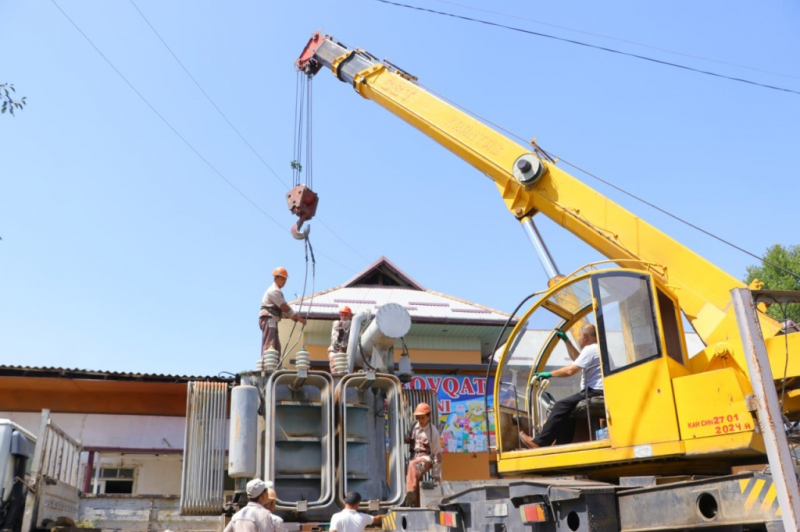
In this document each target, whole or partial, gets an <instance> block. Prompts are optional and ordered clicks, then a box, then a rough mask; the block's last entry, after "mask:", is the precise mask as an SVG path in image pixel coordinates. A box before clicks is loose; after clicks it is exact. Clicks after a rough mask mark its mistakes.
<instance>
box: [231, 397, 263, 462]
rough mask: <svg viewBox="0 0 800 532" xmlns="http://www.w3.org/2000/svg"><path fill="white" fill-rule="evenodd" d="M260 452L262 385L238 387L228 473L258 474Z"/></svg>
mask: <svg viewBox="0 0 800 532" xmlns="http://www.w3.org/2000/svg"><path fill="white" fill-rule="evenodd" d="M257 451H258V388H256V387H255V386H236V387H235V388H234V389H233V390H232V391H231V427H230V439H229V440H228V476H230V477H231V478H242V477H247V478H253V477H255V476H256V470H257V468H256V459H257V458H256V453H257Z"/></svg>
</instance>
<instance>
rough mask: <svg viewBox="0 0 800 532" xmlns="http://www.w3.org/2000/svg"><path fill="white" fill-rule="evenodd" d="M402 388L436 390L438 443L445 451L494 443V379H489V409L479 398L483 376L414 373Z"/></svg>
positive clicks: (472, 449) (476, 449) (462, 450)
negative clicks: (439, 436)
mask: <svg viewBox="0 0 800 532" xmlns="http://www.w3.org/2000/svg"><path fill="white" fill-rule="evenodd" d="M403 387H404V388H410V389H414V390H437V392H438V396H437V399H438V407H439V433H440V434H441V436H442V446H443V447H444V452H447V453H471V452H481V451H486V445H487V439H486V430H487V428H488V430H489V441H488V444H489V445H491V446H494V444H495V440H494V438H495V436H494V417H493V416H492V414H491V413H492V409H493V408H494V406H493V405H494V397H493V395H492V390H493V389H494V379H493V378H492V379H489V397H488V406H489V411H488V412H487V411H486V406H485V404H484V402H483V396H484V393H485V392H486V378H485V377H477V376H455V375H415V376H414V377H413V378H412V379H411V382H408V383H406V384H404V385H403Z"/></svg>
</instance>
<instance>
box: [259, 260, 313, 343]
mask: <svg viewBox="0 0 800 532" xmlns="http://www.w3.org/2000/svg"><path fill="white" fill-rule="evenodd" d="M272 277H273V278H274V279H275V282H273V283H272V284H271V285H270V287H269V288H267V291H266V292H264V298H263V299H262V300H261V314H260V315H259V317H258V326H259V327H260V328H261V354H262V356H263V354H264V351H266V350H267V349H269V348H270V346H272V347H274V348H275V349H277V350H278V352H279V353H280V351H281V340H280V338H278V322H279V321H280V320H281V318H290V319H292V320H293V321H299V322H300V323H302V324H303V325H305V324H306V319H305V318H304V317H302V316H301V315H300V314H297V313H295V311H293V310H292V307H290V306H289V304H288V303H287V302H286V299H284V297H283V292H282V291H281V288H283V287H284V285H286V280H287V279H288V278H289V273H288V272H287V271H286V268H282V267H279V268H275V269H274V270H273V271H272Z"/></svg>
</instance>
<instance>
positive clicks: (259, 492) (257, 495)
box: [246, 478, 272, 505]
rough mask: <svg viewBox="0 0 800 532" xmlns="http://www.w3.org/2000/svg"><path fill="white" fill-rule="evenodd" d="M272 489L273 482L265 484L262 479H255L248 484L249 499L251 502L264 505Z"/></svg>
mask: <svg viewBox="0 0 800 532" xmlns="http://www.w3.org/2000/svg"><path fill="white" fill-rule="evenodd" d="M270 487H272V482H264V481H263V480H261V479H260V478H254V479H253V480H251V481H250V482H248V483H247V489H246V491H247V498H248V499H250V502H257V503H259V504H262V505H263V504H264V501H266V500H267V499H268V498H269V495H268V490H269V488H270Z"/></svg>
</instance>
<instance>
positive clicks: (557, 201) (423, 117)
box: [295, 32, 780, 344]
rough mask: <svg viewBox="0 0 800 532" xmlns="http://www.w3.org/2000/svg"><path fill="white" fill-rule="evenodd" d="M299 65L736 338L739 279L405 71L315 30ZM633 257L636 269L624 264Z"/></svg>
mask: <svg viewBox="0 0 800 532" xmlns="http://www.w3.org/2000/svg"><path fill="white" fill-rule="evenodd" d="M295 65H296V68H297V69H298V70H302V71H304V72H306V73H307V74H308V75H310V76H311V75H314V74H316V73H317V72H318V71H319V70H320V69H322V68H323V67H325V68H328V69H330V70H331V71H332V72H333V73H334V75H335V76H336V77H337V78H338V79H339V80H340V81H343V82H345V83H348V84H350V85H352V86H353V88H354V89H355V90H356V92H358V93H359V94H360V95H361V96H363V97H364V98H366V99H369V100H372V101H374V102H375V103H377V104H378V105H380V106H382V107H384V108H385V109H386V110H388V111H390V112H391V113H393V114H395V115H397V116H398V117H399V118H401V119H402V120H404V121H406V122H408V123H409V124H411V125H412V126H414V127H415V128H417V129H419V130H420V131H422V132H423V133H424V134H426V135H428V136H429V137H431V138H432V139H433V140H435V141H436V142H438V143H439V144H441V145H442V146H444V147H446V148H447V149H449V150H450V151H452V152H453V153H455V154H456V155H458V156H459V157H461V158H462V159H464V160H465V161H466V162H468V163H469V164H471V165H472V166H474V167H475V168H477V169H478V170H479V171H481V172H483V173H484V174H486V175H487V176H488V177H489V178H491V179H492V180H493V181H494V182H495V184H496V185H497V188H498V190H499V191H500V194H501V195H502V197H503V200H504V201H505V203H506V207H507V208H508V210H509V211H510V212H511V214H513V215H514V216H515V217H516V218H517V219H518V220H520V221H524V220H525V219H527V218H529V217H531V216H533V215H534V214H536V213H542V214H544V215H545V216H547V217H548V218H550V219H551V220H553V221H555V222H556V223H558V224H559V225H561V226H562V227H564V228H565V229H567V230H568V231H570V232H571V233H573V234H574V235H576V236H577V237H578V238H580V239H581V240H583V241H584V242H586V243H587V244H589V245H590V246H592V247H593V248H594V249H596V250H597V251H599V252H600V253H602V254H603V255H604V256H606V257H608V258H609V259H610V260H613V261H617V262H618V263H620V265H621V266H624V267H631V268H638V269H642V270H648V271H650V272H651V273H655V274H656V275H659V276H661V278H662V280H663V281H664V283H665V284H666V286H667V287H668V289H670V290H672V291H673V292H674V293H675V295H676V296H677V298H678V301H679V302H680V306H681V309H682V310H683V312H684V313H685V314H686V316H687V318H688V319H689V320H690V321H691V322H692V325H693V326H694V328H695V330H696V331H697V333H698V334H699V335H700V337H701V338H702V339H703V340H704V341H705V342H706V344H712V343H716V342H719V341H724V340H726V339H727V338H728V337H730V335H731V334H736V330H737V329H736V322H735V317H734V315H733V310H732V308H731V297H730V290H731V289H733V288H741V287H744V285H743V284H742V283H741V282H740V281H738V280H737V279H736V278H734V277H732V276H731V275H729V274H728V273H726V272H724V271H723V270H721V269H720V268H718V267H717V266H715V265H714V264H712V263H710V262H709V261H707V260H705V259H704V258H702V257H700V256H699V255H697V254H696V253H694V252H693V251H691V250H690V249H688V248H686V247H685V246H683V245H681V244H680V243H678V242H676V241H675V240H673V239H672V238H670V237H668V236H667V235H665V234H664V233H662V232H661V231H659V230H657V229H656V228H654V227H653V226H651V225H649V224H647V223H646V222H644V221H642V220H641V219H639V218H638V217H637V216H634V215H633V214H631V213H630V212H628V211H626V210H625V209H623V208H622V207H620V206H619V205H617V204H616V203H614V202H613V201H611V200H609V199H608V198H606V197H605V196H603V195H602V194H600V193H599V192H597V191H595V190H594V189H592V188H590V187H588V186H587V185H585V184H583V183H582V182H580V181H579V180H577V179H576V178H574V177H572V176H571V175H569V174H567V173H566V172H564V171H562V170H561V169H559V168H558V167H556V166H555V165H554V164H552V163H550V162H549V161H543V160H541V159H540V158H539V157H538V156H537V155H536V154H534V153H533V152H532V151H531V150H529V149H528V148H527V147H524V146H522V145H520V144H518V143H517V142H515V141H513V140H511V139H509V138H508V137H506V136H505V135H503V134H501V133H499V132H497V131H496V130H494V129H493V128H491V127H489V126H487V125H486V124H484V123H483V122H480V121H479V120H476V119H475V118H473V117H472V116H469V115H468V114H466V113H465V112H463V111H461V110H459V109H457V108H455V107H453V106H452V105H450V104H448V103H446V102H444V101H442V100H441V99H440V98H438V97H436V96H434V95H433V94H431V93H430V92H428V91H427V90H426V89H424V88H423V87H420V86H419V85H418V84H417V83H416V82H415V81H416V78H414V77H413V76H411V75H410V74H408V73H407V72H404V71H402V70H400V69H398V68H397V67H395V66H394V65H391V64H390V63H388V62H381V61H379V60H378V59H376V58H375V57H374V56H373V55H371V54H369V53H368V52H365V51H363V50H358V49H355V50H353V49H350V48H348V47H347V46H345V45H344V44H342V43H339V42H337V41H336V40H335V39H334V38H333V37H331V36H327V35H323V34H321V33H319V32H317V33H315V34H314V35H313V36H312V38H311V40H310V41H309V42H308V44H307V45H306V47H305V49H304V50H303V54H302V55H301V56H300V57H299V58H298V59H297V61H296V63H295ZM630 260H634V261H642V262H639V263H637V262H626V261H630ZM645 263H650V264H649V265H648V264H645ZM762 327H764V336H766V337H769V336H773V335H774V334H775V333H776V332H777V330H779V328H780V327H779V325H778V324H777V322H774V321H772V320H769V319H767V320H766V321H762Z"/></svg>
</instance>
